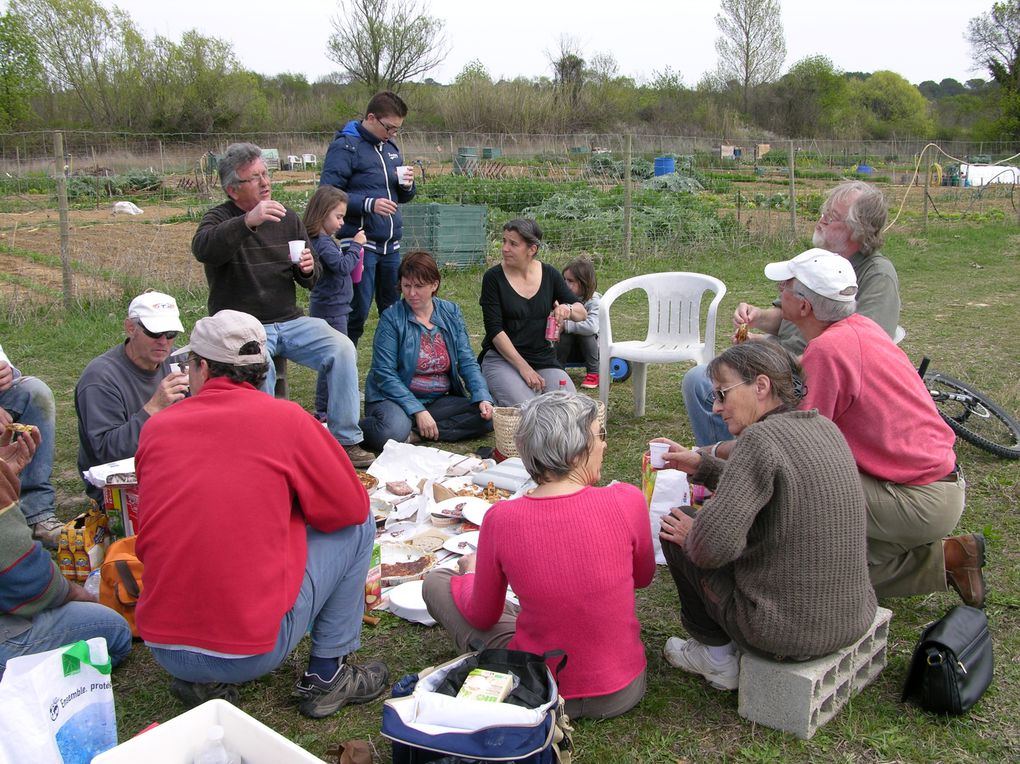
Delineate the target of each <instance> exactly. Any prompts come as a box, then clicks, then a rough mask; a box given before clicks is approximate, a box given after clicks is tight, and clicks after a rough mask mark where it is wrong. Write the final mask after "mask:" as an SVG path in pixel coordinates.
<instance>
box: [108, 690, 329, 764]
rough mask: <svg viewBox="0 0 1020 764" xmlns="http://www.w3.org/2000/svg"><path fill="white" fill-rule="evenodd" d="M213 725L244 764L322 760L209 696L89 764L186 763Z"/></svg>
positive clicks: (317, 762)
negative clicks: (219, 728)
mask: <svg viewBox="0 0 1020 764" xmlns="http://www.w3.org/2000/svg"><path fill="white" fill-rule="evenodd" d="M214 724H219V725H220V726H221V727H223V744H224V745H225V746H226V747H227V748H228V749H229V750H231V751H233V752H234V753H237V754H240V755H241V756H242V757H243V759H244V761H245V764H325V763H324V762H323V760H322V759H319V758H316V757H315V756H312V754H310V753H308V751H306V750H305V749H304V748H301V747H300V746H299V745H297V744H296V743H292V742H291V741H290V740H288V739H287V738H285V737H284V736H283V735H281V734H280V733H278V732H276V731H275V730H273V729H270V728H269V727H267V726H266V725H264V724H263V723H262V722H260V721H258V720H256V719H253V718H252V717H250V716H248V714H246V713H245V712H244V711H242V710H241V709H239V708H237V707H236V706H233V705H231V704H230V703H228V702H227V701H225V700H210V701H208V702H206V703H203V704H202V705H200V706H198V707H197V708H193V709H191V710H190V711H188V712H186V713H183V714H181V715H180V716H175V717H174V718H173V719H171V720H170V721H168V722H166V723H164V724H160V725H158V726H156V727H153V728H152V729H150V730H148V731H146V732H143V733H142V734H140V735H138V736H137V737H133V738H131V739H130V740H127V741H125V742H123V743H121V744H120V745H118V746H115V747H114V748H111V749H110V750H109V751H106V752H105V753H101V754H99V755H98V756H96V757H95V758H93V759H92V764H137V763H138V762H160V764H192V762H194V761H195V757H196V756H197V755H198V752H199V749H200V748H201V746H202V744H203V743H204V742H205V740H206V736H207V734H208V731H209V728H210V727H211V726H213V725H214Z"/></svg>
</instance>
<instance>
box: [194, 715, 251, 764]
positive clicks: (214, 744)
mask: <svg viewBox="0 0 1020 764" xmlns="http://www.w3.org/2000/svg"><path fill="white" fill-rule="evenodd" d="M240 761H241V757H240V756H238V755H237V754H236V753H233V752H232V751H229V750H228V749H227V747H226V746H225V745H224V744H223V727H221V726H220V725H219V724H214V725H212V726H211V727H210V728H209V732H208V733H207V734H206V739H205V742H204V743H203V744H202V748H201V749H199V752H198V756H196V757H195V764H240Z"/></svg>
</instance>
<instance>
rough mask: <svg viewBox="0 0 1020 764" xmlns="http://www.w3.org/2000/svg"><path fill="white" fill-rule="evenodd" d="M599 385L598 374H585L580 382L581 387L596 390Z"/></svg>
mask: <svg viewBox="0 0 1020 764" xmlns="http://www.w3.org/2000/svg"><path fill="white" fill-rule="evenodd" d="M598 386H599V375H598V374H585V375H584V380H583V381H582V382H581V387H583V388H585V389H586V390H596V389H598Z"/></svg>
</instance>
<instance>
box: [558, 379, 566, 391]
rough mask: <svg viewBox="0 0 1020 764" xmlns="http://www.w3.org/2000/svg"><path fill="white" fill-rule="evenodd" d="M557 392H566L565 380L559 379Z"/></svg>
mask: <svg viewBox="0 0 1020 764" xmlns="http://www.w3.org/2000/svg"><path fill="white" fill-rule="evenodd" d="M558 392H561V393H565V392H567V380H565V379H561V380H560V386H559V388H558Z"/></svg>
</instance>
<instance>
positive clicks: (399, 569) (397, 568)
mask: <svg viewBox="0 0 1020 764" xmlns="http://www.w3.org/2000/svg"><path fill="white" fill-rule="evenodd" d="M435 564H436V558H435V555H432V554H426V555H422V556H421V557H419V558H418V559H417V560H406V561H403V562H384V563H383V564H382V579H383V584H384V585H386V582H387V581H388V582H390V583H393V582H394V581H396V580H398V579H399V580H401V581H409V580H411V579H412V578H419V577H421V576H423V575H425V571H427V570H428V569H429V568H431V567H432V566H433V565H435Z"/></svg>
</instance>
